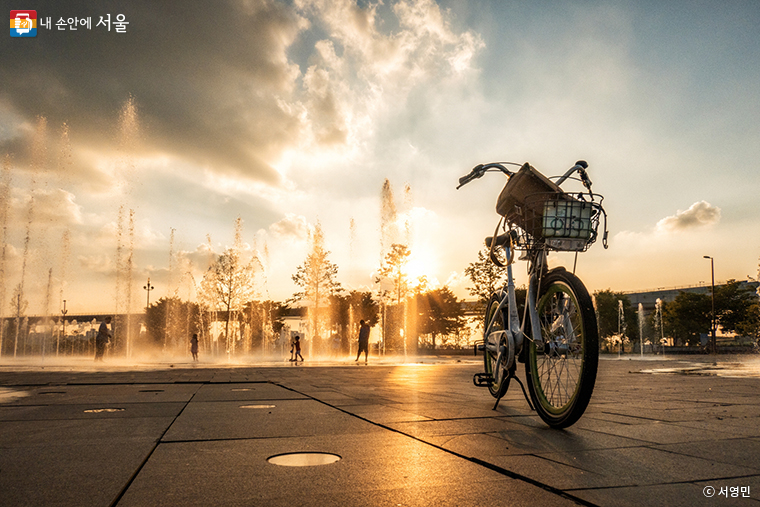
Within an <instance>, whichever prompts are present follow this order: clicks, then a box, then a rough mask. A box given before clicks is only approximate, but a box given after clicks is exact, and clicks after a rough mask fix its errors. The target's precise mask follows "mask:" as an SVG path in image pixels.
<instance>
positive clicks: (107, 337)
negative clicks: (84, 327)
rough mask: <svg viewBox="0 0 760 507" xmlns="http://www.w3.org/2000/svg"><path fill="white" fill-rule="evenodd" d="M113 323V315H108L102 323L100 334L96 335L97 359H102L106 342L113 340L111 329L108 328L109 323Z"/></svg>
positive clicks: (99, 329)
mask: <svg viewBox="0 0 760 507" xmlns="http://www.w3.org/2000/svg"><path fill="white" fill-rule="evenodd" d="M110 323H111V317H110V316H109V317H106V318H105V319H104V320H103V322H101V323H100V327H99V328H98V335H97V336H96V337H95V360H96V361H102V360H103V354H104V353H105V351H106V344H107V343H108V342H110V341H111V331H110V330H109V329H108V324H110Z"/></svg>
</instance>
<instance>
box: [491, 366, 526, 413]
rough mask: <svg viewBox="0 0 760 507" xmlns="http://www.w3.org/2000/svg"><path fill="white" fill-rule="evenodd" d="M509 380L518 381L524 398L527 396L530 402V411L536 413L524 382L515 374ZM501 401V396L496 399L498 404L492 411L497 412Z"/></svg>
mask: <svg viewBox="0 0 760 507" xmlns="http://www.w3.org/2000/svg"><path fill="white" fill-rule="evenodd" d="M509 379H510V380H511V379H514V380H516V381H517V383H518V384H520V389H522V392H523V396H525V401H527V402H528V406H529V407H530V409H531V410H532V411H533V412H535V411H536V409H535V407H533V404H532V403H531V402H530V398H529V397H528V392H527V391H526V390H525V386H524V385H523V383H522V381H521V380H520V379H519V378H517V376H516V375H514V374H512V375H510V376H509ZM500 401H501V396H499V397H498V398H496V403H494V405H493V408H492V409H491V410H496V408H497V407H498V406H499V402H500Z"/></svg>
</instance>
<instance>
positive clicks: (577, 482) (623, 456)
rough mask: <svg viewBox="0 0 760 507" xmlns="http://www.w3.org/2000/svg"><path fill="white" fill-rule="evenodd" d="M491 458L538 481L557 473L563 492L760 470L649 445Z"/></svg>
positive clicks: (553, 480) (556, 480)
mask: <svg viewBox="0 0 760 507" xmlns="http://www.w3.org/2000/svg"><path fill="white" fill-rule="evenodd" d="M489 461H490V462H492V463H494V464H496V465H499V466H502V467H504V468H506V469H508V470H512V471H518V470H522V471H523V472H522V473H525V474H526V475H528V476H529V477H533V478H535V479H537V480H539V479H540V478H543V480H547V479H546V478H547V477H551V484H552V485H553V486H555V487H558V488H560V489H562V490H569V489H587V488H608V487H621V486H641V485H647V484H649V485H655V484H663V483H671V482H694V481H706V480H714V479H717V478H726V477H739V476H753V475H756V474H757V470H756V469H752V468H748V467H742V466H739V465H733V464H725V463H718V462H716V461H712V460H707V459H701V458H695V457H690V456H686V455H682V454H674V453H669V452H665V451H662V450H658V449H652V448H646V447H630V448H620V449H598V450H591V451H578V452H558V453H557V452H555V453H537V454H535V455H532V456H494V457H493V458H491V459H490V460H489Z"/></svg>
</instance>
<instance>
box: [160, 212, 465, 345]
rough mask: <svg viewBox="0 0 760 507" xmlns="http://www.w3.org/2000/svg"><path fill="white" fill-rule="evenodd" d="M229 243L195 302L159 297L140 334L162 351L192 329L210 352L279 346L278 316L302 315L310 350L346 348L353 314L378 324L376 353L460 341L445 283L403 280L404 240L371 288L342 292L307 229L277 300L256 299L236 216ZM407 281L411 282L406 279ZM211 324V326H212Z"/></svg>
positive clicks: (460, 320)
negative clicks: (290, 290)
mask: <svg viewBox="0 0 760 507" xmlns="http://www.w3.org/2000/svg"><path fill="white" fill-rule="evenodd" d="M237 231H238V233H236V242H235V246H234V247H232V248H229V249H227V250H225V252H223V253H222V254H220V255H219V256H217V257H216V258H215V259H214V260H213V262H212V263H211V265H210V266H209V268H208V269H207V271H206V273H205V275H204V278H203V281H202V282H201V284H200V288H201V290H200V292H199V295H198V301H197V302H190V301H183V300H181V299H180V298H179V297H177V296H172V297H165V298H162V299H160V300H158V301H157V302H155V303H154V304H152V305H151V306H150V307H149V308H148V310H147V316H146V328H147V335H148V340H149V342H150V343H152V344H153V345H154V346H155V347H158V348H161V349H163V350H177V351H179V350H182V349H183V348H186V347H187V343H188V340H189V337H190V336H192V335H193V334H195V333H197V334H198V335H199V340H200V345H201V347H202V349H203V350H204V351H206V352H208V351H211V352H212V353H214V354H228V355H230V356H232V355H237V354H249V353H257V352H267V351H269V352H273V351H274V350H275V349H276V347H278V346H279V347H283V346H285V345H287V344H286V343H283V340H285V341H287V342H289V340H290V337H289V336H285V337H283V330H284V329H285V325H286V324H285V318H286V316H288V315H289V314H293V313H296V314H298V315H299V316H300V315H303V317H305V319H304V320H305V321H306V323H307V330H306V334H307V336H305V337H303V338H306V339H307V340H308V342H309V345H310V347H311V352H312V353H315V354H332V353H336V352H340V353H347V352H348V351H349V350H350V343H351V341H352V340H355V339H356V338H357V333H358V326H359V322H360V321H361V320H364V321H365V322H367V323H368V324H369V325H370V326H371V327H374V326H378V325H379V326H380V336H381V340H380V346H381V347H382V352H384V353H404V352H411V353H413V352H416V351H417V350H418V349H419V348H437V347H439V346H444V347H446V346H455V345H461V344H462V341H463V338H464V336H465V333H464V328H465V324H466V323H465V319H464V311H463V309H462V305H461V301H459V300H458V299H457V298H456V296H455V295H454V293H453V292H452V291H451V290H450V289H449V288H448V287H445V286H444V287H442V288H437V289H429V288H428V287H427V281H426V280H425V279H424V277H423V278H422V279H418V280H414V281H412V280H410V279H409V275H408V274H407V272H406V265H407V263H408V260H409V256H410V254H411V252H410V250H409V248H408V247H407V246H406V245H401V244H394V245H392V246H391V249H390V250H389V251H388V252H387V254H386V256H385V257H384V259H383V262H382V263H381V266H380V268H379V269H378V271H377V274H376V277H375V282H376V283H377V286H378V287H379V289H378V290H376V291H356V290H351V291H348V290H345V289H344V288H343V287H342V285H341V284H340V282H339V281H338V266H337V265H335V264H334V263H333V262H331V261H330V258H329V256H330V252H329V251H328V250H326V249H325V246H324V235H323V233H322V229H321V226H320V225H319V224H317V225H316V226H315V228H314V229H313V231H311V233H310V235H309V252H308V254H307V256H306V259H305V260H304V262H303V263H302V264H301V265H299V266H298V267H297V268H296V271H295V273H294V274H293V275H292V276H291V278H292V280H293V283H294V284H295V285H296V287H297V290H296V292H295V293H294V294H293V296H292V297H291V298H289V299H288V300H286V301H283V302H275V301H271V300H261V299H260V298H258V297H257V296H258V293H257V291H256V277H257V276H258V275H259V274H260V272H261V271H262V268H261V262H260V261H259V259H258V257H257V256H256V255H252V256H251V257H250V258H248V259H244V257H243V255H242V247H241V243H242V242H241V241H240V237H239V231H240V221H238V226H237ZM412 282H414V283H412ZM213 329H216V332H214V330H213Z"/></svg>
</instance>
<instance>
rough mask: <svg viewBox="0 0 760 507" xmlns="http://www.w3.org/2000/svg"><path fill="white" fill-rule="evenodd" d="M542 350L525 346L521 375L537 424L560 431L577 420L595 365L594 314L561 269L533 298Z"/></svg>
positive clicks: (583, 294) (580, 287)
mask: <svg viewBox="0 0 760 507" xmlns="http://www.w3.org/2000/svg"><path fill="white" fill-rule="evenodd" d="M537 310H538V318H539V322H540V325H541V336H542V337H543V340H544V346H543V347H542V348H540V349H537V348H536V345H535V343H534V342H532V341H530V342H528V343H527V346H528V357H527V359H528V360H527V361H526V362H525V374H526V377H527V381H528V390H529V391H530V396H531V399H532V400H533V404H534V406H535V407H536V411H537V412H538V415H539V416H540V417H541V419H543V420H544V422H546V423H547V424H548V425H549V426H551V427H553V428H566V427H568V426H570V425H572V424H574V423H575V422H576V421H578V419H579V418H580V417H581V415H583V412H584V411H585V410H586V407H587V406H588V403H589V401H590V400H591V393H592V391H593V390H594V382H595V381H596V371H597V367H598V364H599V333H598V330H597V323H596V314H595V312H594V306H593V303H592V301H591V296H589V294H588V291H587V290H586V287H585V286H584V285H583V282H581V281H580V279H579V278H578V277H576V276H575V275H573V274H571V273H568V272H567V271H565V269H564V268H558V269H555V270H553V271H551V272H549V273H547V275H546V276H545V277H544V280H543V281H542V283H541V290H540V293H539V298H538V305H537Z"/></svg>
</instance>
